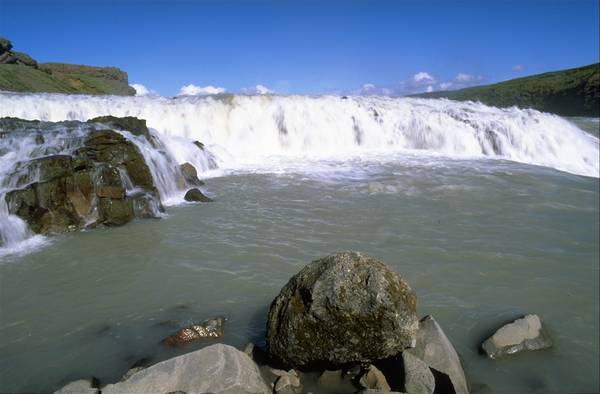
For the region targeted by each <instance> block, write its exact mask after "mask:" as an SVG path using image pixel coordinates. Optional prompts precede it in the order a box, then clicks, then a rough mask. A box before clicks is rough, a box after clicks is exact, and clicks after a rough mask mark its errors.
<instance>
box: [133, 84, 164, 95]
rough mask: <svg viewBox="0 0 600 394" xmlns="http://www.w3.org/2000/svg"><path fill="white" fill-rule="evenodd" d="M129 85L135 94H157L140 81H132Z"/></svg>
mask: <svg viewBox="0 0 600 394" xmlns="http://www.w3.org/2000/svg"><path fill="white" fill-rule="evenodd" d="M129 86H131V87H132V88H134V89H135V95H136V96H158V93H157V92H155V91H154V90H152V89H148V88H147V87H146V86H144V85H142V84H141V83H132V84H131V85H129Z"/></svg>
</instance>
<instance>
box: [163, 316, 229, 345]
mask: <svg viewBox="0 0 600 394" xmlns="http://www.w3.org/2000/svg"><path fill="white" fill-rule="evenodd" d="M224 334H225V319H224V318H222V317H217V318H214V319H208V320H205V321H204V322H202V323H199V324H192V325H191V326H189V327H185V328H182V329H181V330H179V331H177V333H176V334H174V335H171V336H169V337H167V338H165V339H163V341H162V343H163V344H165V345H168V346H180V345H184V344H186V343H189V342H194V341H197V340H200V339H211V338H213V339H214V338H222V337H223V335H224Z"/></svg>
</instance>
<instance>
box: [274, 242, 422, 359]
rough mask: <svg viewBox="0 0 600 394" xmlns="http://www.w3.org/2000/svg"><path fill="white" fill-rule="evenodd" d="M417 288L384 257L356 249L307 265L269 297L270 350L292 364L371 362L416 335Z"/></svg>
mask: <svg viewBox="0 0 600 394" xmlns="http://www.w3.org/2000/svg"><path fill="white" fill-rule="evenodd" d="M416 308H417V300H416V295H415V292H414V291H413V290H412V289H411V288H410V286H409V285H408V284H407V283H406V282H405V281H404V280H403V279H402V277H401V276H400V275H398V274H397V273H395V272H393V271H392V270H390V269H389V268H388V267H387V266H386V265H385V264H383V263H382V262H380V261H378V260H375V259H373V258H371V257H369V256H366V255H363V254H360V253H357V252H343V253H338V254H335V255H332V256H328V257H325V258H322V259H319V260H315V261H313V262H312V263H310V264H308V265H307V266H306V267H304V268H303V269H302V270H301V271H300V272H299V273H298V274H296V275H295V276H294V277H292V278H291V279H290V281H289V282H288V283H287V284H286V285H285V286H284V287H283V289H282V290H281V292H280V294H279V295H278V296H277V298H275V300H274V301H273V303H272V304H271V308H270V310H269V315H268V320H267V344H268V351H269V355H270V356H271V357H272V358H274V359H277V360H280V361H281V362H283V363H284V364H286V365H290V366H293V367H299V366H310V365H341V364H346V363H352V362H370V361H372V360H377V359H381V358H385V357H388V356H391V355H395V354H397V353H399V352H400V351H402V350H404V349H405V348H407V347H410V346H412V345H413V344H414V342H415V337H416V333H417V329H418V319H417V314H416Z"/></svg>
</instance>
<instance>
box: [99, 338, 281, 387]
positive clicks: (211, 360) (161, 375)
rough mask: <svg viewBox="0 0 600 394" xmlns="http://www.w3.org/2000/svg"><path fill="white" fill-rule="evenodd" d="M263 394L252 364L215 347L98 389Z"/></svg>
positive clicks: (244, 357)
mask: <svg viewBox="0 0 600 394" xmlns="http://www.w3.org/2000/svg"><path fill="white" fill-rule="evenodd" d="M174 391H182V392H185V393H214V394H219V393H221V394H224V393H228V394H234V393H240V394H241V393H246V394H254V393H256V394H258V393H260V394H265V393H270V392H271V390H269V388H268V387H267V385H266V384H265V382H264V380H263V378H262V377H261V375H260V372H259V370H258V367H257V366H256V364H255V363H254V362H253V361H252V360H251V359H250V357H248V356H247V355H246V354H244V353H243V352H240V351H239V350H237V349H235V348H234V347H231V346H228V345H223V344H216V345H212V346H208V347H205V348H203V349H200V350H196V351H194V352H191V353H188V354H184V355H183V356H179V357H175V358H172V359H169V360H166V361H163V362H161V363H158V364H155V365H153V366H151V367H148V368H146V369H144V370H141V371H138V372H136V373H135V374H134V375H132V376H131V377H130V378H129V379H127V380H125V381H123V382H119V383H116V384H110V385H107V386H105V387H103V388H102V394H117V393H170V392H174Z"/></svg>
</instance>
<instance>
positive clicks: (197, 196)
mask: <svg viewBox="0 0 600 394" xmlns="http://www.w3.org/2000/svg"><path fill="white" fill-rule="evenodd" d="M183 198H184V200H185V201H190V202H211V201H212V200H211V199H210V198H208V197H206V196H205V195H204V194H202V192H201V191H200V190H199V189H196V188H194V189H190V190H188V191H187V193H185V196H184V197H183Z"/></svg>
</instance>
